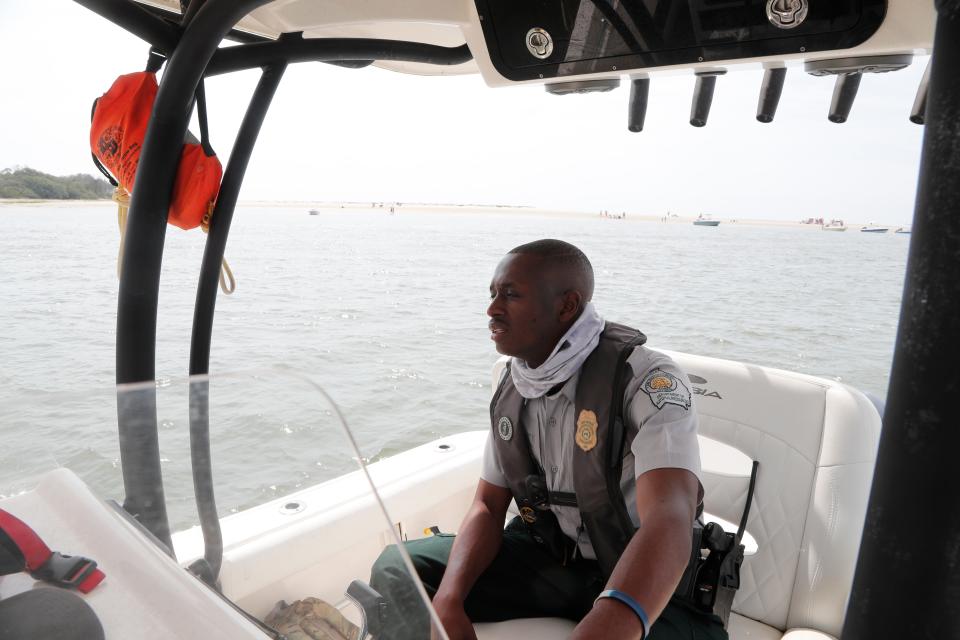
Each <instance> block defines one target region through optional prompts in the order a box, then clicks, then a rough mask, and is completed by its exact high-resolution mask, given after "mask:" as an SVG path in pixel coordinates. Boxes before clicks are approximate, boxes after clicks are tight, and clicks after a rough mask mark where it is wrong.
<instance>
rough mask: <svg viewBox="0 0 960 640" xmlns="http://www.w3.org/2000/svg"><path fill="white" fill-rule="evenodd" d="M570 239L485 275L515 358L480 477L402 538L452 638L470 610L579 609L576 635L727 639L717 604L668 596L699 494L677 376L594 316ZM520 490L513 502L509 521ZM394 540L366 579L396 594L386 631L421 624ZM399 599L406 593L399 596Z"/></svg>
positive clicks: (460, 635)
mask: <svg viewBox="0 0 960 640" xmlns="http://www.w3.org/2000/svg"><path fill="white" fill-rule="evenodd" d="M593 286H594V281H593V268H592V266H591V265H590V262H589V260H588V259H587V257H586V256H585V255H584V254H583V252H581V251H580V250H579V249H578V248H576V247H575V246H573V245H571V244H569V243H566V242H562V241H560V240H539V241H536V242H531V243H529V244H525V245H522V246H519V247H517V248H515V249H513V250H512V251H511V252H510V253H509V254H507V256H506V257H504V258H503V260H501V261H500V264H499V265H498V266H497V269H496V272H495V273H494V276H493V280H492V282H491V283H490V298H491V302H490V306H489V308H488V309H487V314H488V315H489V316H490V322H489V327H490V334H491V335H490V337H491V339H492V340H493V341H494V343H495V344H496V348H497V351H498V352H500V353H502V354H504V355H508V356H511V359H510V362H509V364H508V367H507V370H506V371H505V373H504V375H503V377H502V379H501V382H500V385H499V388H498V390H497V393H496V394H495V396H494V399H493V402H492V404H491V426H492V430H491V435H490V438H489V439H488V442H487V446H486V450H485V451H484V456H483V468H482V472H481V479H480V481H479V486H478V487H477V492H476V495H475V497H474V500H473V503H472V505H471V506H470V508H469V510H468V512H467V515H466V517H465V518H464V521H463V523H462V524H461V526H460V529H459V531H458V533H457V535H456V536H449V535H440V536H433V537H430V538H426V539H423V540H415V541H411V542H408V543H407V544H406V548H407V550H408V552H409V553H410V556H411V559H412V560H413V564H414V567H415V568H416V570H417V573H418V574H419V578H420V580H421V581H422V583H423V586H424V588H425V589H426V591H427V594H428V595H429V596H430V597H431V598H432V601H433V606H434V608H435V610H436V612H437V615H438V617H439V619H440V621H441V622H442V623H443V626H444V628H445V629H446V631H447V634H448V635H449V637H450V639H451V640H464V639H468V640H473V639H475V638H476V635H475V634H474V631H473V626H472V623H473V622H481V621H499V620H507V619H513V618H526V617H546V616H550V617H564V618H568V619H571V620H575V621H578V625H577V627H576V630H575V632H574V634H573V636H572V638H573V639H576V640H584V639H591V640H596V639H601V638H604V639H606V638H611V639H620V638H636V639H638V640H639V639H641V638H650V639H651V640H674V639H678V640H679V639H683V640H695V639H696V640H700V639H710V640H713V639H717V640H725V639H726V638H727V634H726V631H725V630H724V629H723V625H722V623H721V621H720V619H719V618H717V617H716V616H713V615H705V614H702V613H700V612H698V611H696V610H694V609H693V608H691V607H689V606H686V605H685V604H684V603H682V602H677V601H671V596H672V595H673V593H674V590H675V589H676V588H677V584H678V583H679V581H680V578H681V576H682V574H683V572H684V569H685V568H686V567H687V564H688V562H689V560H690V552H691V546H692V543H691V529H692V525H693V521H694V518H695V515H696V513H697V508H698V505H699V504H700V503H701V501H702V498H703V489H702V486H701V484H700V481H699V474H700V453H699V448H698V445H697V438H696V435H697V417H696V413H695V411H694V409H693V407H692V403H691V395H690V388H689V383H688V381H687V378H686V376H685V374H684V373H683V372H682V371H681V370H680V369H679V367H677V365H676V364H675V363H674V362H673V361H672V360H671V359H670V358H668V357H667V356H665V355H663V354H660V353H657V352H655V351H651V350H649V349H647V348H646V347H644V346H642V345H643V342H644V341H645V338H644V336H643V334H641V333H640V332H638V331H636V330H633V329H630V328H628V327H624V326H622V325H617V324H614V323H609V322H605V321H604V320H603V319H602V318H601V317H600V315H599V314H598V313H597V311H596V309H595V308H594V306H593V304H592V303H591V299H592V296H593ZM514 499H515V500H516V502H517V504H518V507H519V509H520V516H518V517H517V518H515V519H514V520H513V521H511V523H510V524H509V525H508V526H507V527H506V529H504V526H503V525H504V522H505V519H506V514H507V508H508V507H509V505H510V502H511V500H514ZM404 575H405V570H404V569H403V568H402V563H401V562H400V560H399V554H398V553H397V551H396V549H393V548H388V549H387V550H386V551H385V552H384V553H383V554H382V555H381V557H380V558H379V559H378V561H377V563H376V565H375V566H374V569H373V575H372V578H371V584H372V586H373V587H374V589H377V590H378V591H380V592H381V593H382V594H383V595H384V596H385V597H386V598H387V600H388V602H390V603H391V605H390V606H391V607H392V613H390V614H388V622H387V625H386V629H385V630H384V632H383V633H382V634H381V635H380V638H381V639H388V638H404V639H415V638H426V637H427V628H428V624H429V623H428V618H427V613H426V611H425V610H422V608H421V610H419V611H418V610H416V608H415V607H411V606H409V605H410V604H411V603H412V602H414V601H415V600H416V596H415V594H413V593H412V589H411V588H410V586H409V584H406V585H404V584H403V583H404V580H403V576H404ZM404 602H406V603H407V605H408V606H404V604H403V603H404Z"/></svg>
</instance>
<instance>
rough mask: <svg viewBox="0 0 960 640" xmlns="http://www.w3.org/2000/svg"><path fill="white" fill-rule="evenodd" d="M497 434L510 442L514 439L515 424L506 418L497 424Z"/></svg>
mask: <svg viewBox="0 0 960 640" xmlns="http://www.w3.org/2000/svg"><path fill="white" fill-rule="evenodd" d="M497 434H498V435H499V436H500V439H501V440H510V438H512V437H513V423H512V422H510V418H508V417H506V416H504V417H502V418H500V420H499V421H498V422H497Z"/></svg>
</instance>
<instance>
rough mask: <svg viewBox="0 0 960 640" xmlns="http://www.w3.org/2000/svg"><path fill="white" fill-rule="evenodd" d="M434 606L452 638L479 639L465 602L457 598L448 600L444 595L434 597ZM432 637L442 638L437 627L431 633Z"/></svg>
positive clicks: (435, 638)
mask: <svg viewBox="0 0 960 640" xmlns="http://www.w3.org/2000/svg"><path fill="white" fill-rule="evenodd" d="M433 608H434V609H435V610H436V611H437V616H438V617H439V618H440V622H442V623H443V628H444V630H445V631H446V632H447V637H448V638H450V640H477V633H476V632H475V631H474V630H473V623H471V622H470V618H468V617H467V612H466V611H464V610H463V602H461V601H459V600H457V599H450V600H447V599H445V598H443V597H442V596H438V597H436V598H434V599H433ZM430 635H431V638H433V639H434V640H438V639H439V638H442V637H443V636H441V635H440V634H439V633H437V632H436V629H434V630H433V633H431V634H430Z"/></svg>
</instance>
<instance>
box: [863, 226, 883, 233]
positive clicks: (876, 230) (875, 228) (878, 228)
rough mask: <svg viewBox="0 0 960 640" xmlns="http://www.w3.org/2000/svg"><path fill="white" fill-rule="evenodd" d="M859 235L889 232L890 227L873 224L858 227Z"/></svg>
mask: <svg viewBox="0 0 960 640" xmlns="http://www.w3.org/2000/svg"><path fill="white" fill-rule="evenodd" d="M860 231H861V233H886V232H888V231H890V227H881V226H878V225H875V224H869V225H867V226H865V227H860Z"/></svg>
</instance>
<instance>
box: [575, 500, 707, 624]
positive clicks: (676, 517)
mask: <svg viewBox="0 0 960 640" xmlns="http://www.w3.org/2000/svg"><path fill="white" fill-rule="evenodd" d="M691 542H692V540H691V537H690V527H689V525H688V518H687V517H686V514H682V513H681V514H671V513H669V512H667V513H663V514H658V517H656V518H650V519H648V521H647V522H644V523H642V525H641V527H640V529H639V530H638V531H637V532H636V533H635V534H634V536H633V539H631V541H630V543H629V544H628V545H627V548H626V550H625V551H624V552H623V555H622V556H621V557H620V561H619V562H617V566H616V568H615V569H614V571H613V573H612V574H611V576H610V579H609V580H608V581H607V587H606V588H608V589H617V590H619V591H622V592H624V593H626V594H629V595H630V596H631V597H632V598H633V599H634V600H636V601H637V602H638V603H639V604H640V606H642V607H643V608H644V610H645V611H646V613H647V615H648V616H649V622H650V624H651V625H652V624H653V622H654V621H655V620H656V619H657V617H658V616H659V615H660V613H661V612H662V611H663V609H664V608H665V607H666V606H667V603H668V602H669V601H670V597H671V596H672V595H673V592H674V591H675V590H676V586H677V584H678V583H679V582H680V577H681V576H682V575H683V571H684V569H685V568H686V565H687V562H688V561H689V558H690V545H691ZM647 631H648V632H649V629H647ZM599 634H602V635H599ZM641 634H642V625H641V624H640V621H639V618H638V617H637V616H636V614H635V613H634V612H633V611H632V610H631V609H630V608H629V607H627V606H626V605H624V604H623V603H621V602H617V601H616V600H610V599H603V600H600V601H598V602H597V603H596V605H594V608H593V609H592V610H591V612H590V613H589V614H588V615H587V616H586V617H585V618H584V619H583V621H582V622H581V624H580V625H579V626H578V627H577V630H576V632H575V634H574V635H573V636H572V638H571V640H574V639H587V638H598V637H610V638H618V639H620V638H624V639H626V638H638V639H639V638H640V637H641Z"/></svg>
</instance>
